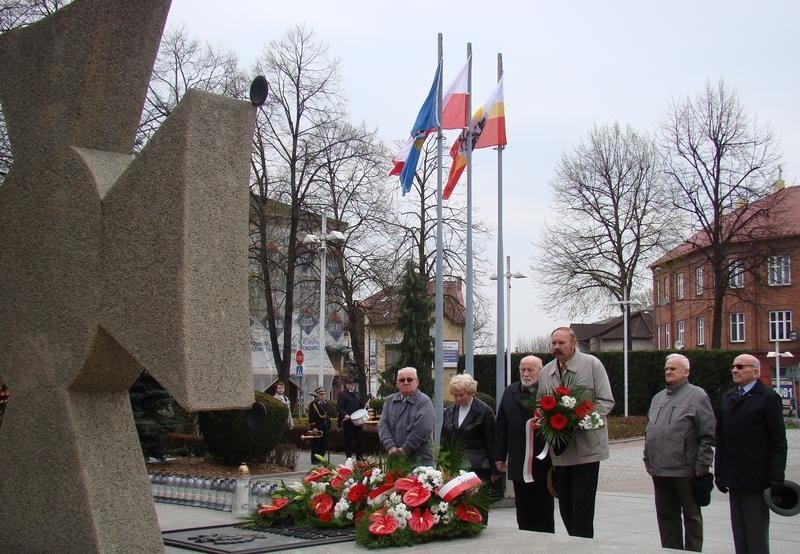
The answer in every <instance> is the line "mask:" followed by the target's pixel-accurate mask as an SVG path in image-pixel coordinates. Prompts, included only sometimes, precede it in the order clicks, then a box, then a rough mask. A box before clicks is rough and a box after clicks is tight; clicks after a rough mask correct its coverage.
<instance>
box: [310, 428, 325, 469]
mask: <svg viewBox="0 0 800 554" xmlns="http://www.w3.org/2000/svg"><path fill="white" fill-rule="evenodd" d="M327 450H328V434H327V433H326V434H324V435H322V438H319V439H311V463H312V464H318V463H319V460H317V457H316V455H317V454H319V455H320V456H322V457H325V452H326V451H327Z"/></svg>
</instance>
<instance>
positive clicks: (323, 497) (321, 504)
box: [311, 492, 333, 516]
mask: <svg viewBox="0 0 800 554" xmlns="http://www.w3.org/2000/svg"><path fill="white" fill-rule="evenodd" d="M331 508H333V498H331V495H329V494H327V493H324V492H323V493H321V494H318V495H316V496H312V497H311V509H312V510H314V513H315V514H317V515H318V516H320V515H322V514H324V513H325V512H330V511H331Z"/></svg>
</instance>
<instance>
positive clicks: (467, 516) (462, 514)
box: [456, 504, 483, 523]
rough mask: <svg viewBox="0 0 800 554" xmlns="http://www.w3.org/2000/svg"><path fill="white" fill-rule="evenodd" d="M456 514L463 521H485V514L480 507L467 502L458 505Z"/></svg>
mask: <svg viewBox="0 0 800 554" xmlns="http://www.w3.org/2000/svg"><path fill="white" fill-rule="evenodd" d="M456 516H457V517H458V519H460V520H461V521H467V522H469V523H480V522H481V521H483V516H482V515H481V513H480V512H479V511H478V509H477V508H475V507H474V506H468V505H466V504H459V505H458V506H456Z"/></svg>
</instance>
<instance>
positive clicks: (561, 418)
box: [550, 414, 569, 431]
mask: <svg viewBox="0 0 800 554" xmlns="http://www.w3.org/2000/svg"><path fill="white" fill-rule="evenodd" d="M568 421H569V420H567V417H566V416H565V415H564V414H553V415H552V416H550V427H552V428H553V429H555V430H556V431H561V430H562V429H563V428H564V427H566V426H567V423H568Z"/></svg>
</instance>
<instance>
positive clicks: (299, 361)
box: [294, 350, 305, 365]
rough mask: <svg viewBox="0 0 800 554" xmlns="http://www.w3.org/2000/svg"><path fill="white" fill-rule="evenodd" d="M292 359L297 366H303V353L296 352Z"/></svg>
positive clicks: (300, 351)
mask: <svg viewBox="0 0 800 554" xmlns="http://www.w3.org/2000/svg"><path fill="white" fill-rule="evenodd" d="M294 359H295V361H296V362H297V365H303V360H304V359H305V356H303V351H302V350H298V351H297V354H295V355H294Z"/></svg>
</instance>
